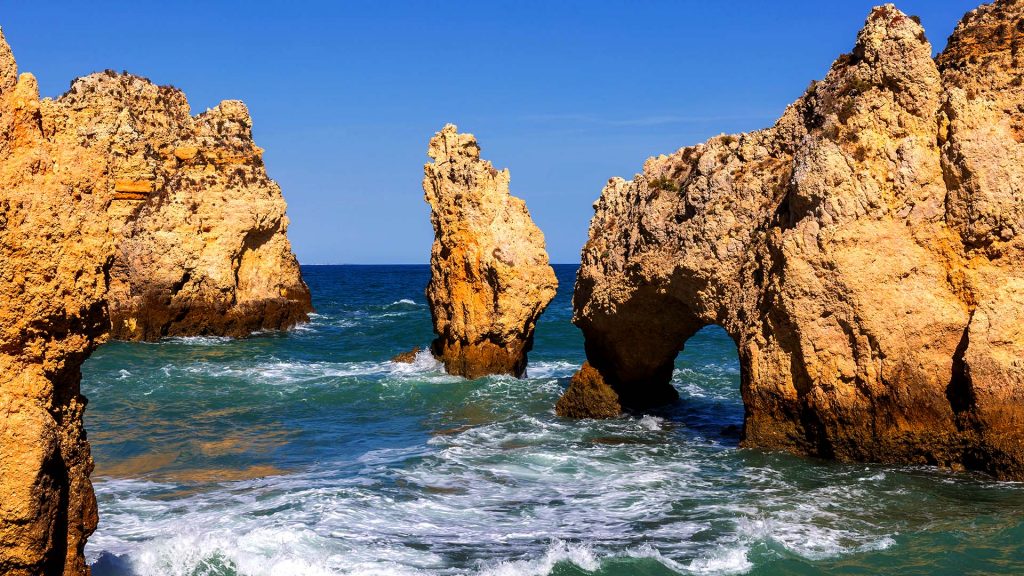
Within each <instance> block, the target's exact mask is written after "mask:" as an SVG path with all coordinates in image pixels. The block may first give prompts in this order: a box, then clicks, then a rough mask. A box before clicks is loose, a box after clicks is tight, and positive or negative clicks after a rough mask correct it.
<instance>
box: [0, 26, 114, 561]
mask: <svg viewBox="0 0 1024 576" xmlns="http://www.w3.org/2000/svg"><path fill="white" fill-rule="evenodd" d="M43 125H44V122H43V115H42V111H41V106H40V102H39V92H38V88H37V85H36V80H35V78H33V77H32V76H31V75H30V74H23V75H21V77H20V78H19V77H18V75H17V66H16V64H15V62H14V58H13V56H12V55H11V51H10V48H8V46H7V43H6V42H5V41H4V39H3V36H2V34H0V412H2V413H3V420H2V425H0V494H3V497H2V498H0V573H2V574H8V575H17V576H22V575H24V576H29V575H32V576H35V575H39V574H47V575H56V574H83V573H85V572H86V570H87V568H86V566H85V558H84V556H83V548H84V546H85V538H86V537H87V536H88V535H89V534H90V533H91V532H92V531H93V529H95V527H96V500H95V498H94V496H93V491H92V485H91V484H90V482H89V473H90V472H91V471H92V458H91V457H90V454H89V443H88V442H87V441H86V439H85V431H84V429H83V426H82V411H83V409H84V408H85V398H84V397H82V395H81V394H80V393H79V380H80V377H81V372H80V367H81V365H82V362H83V361H84V360H85V358H86V357H87V356H88V354H89V352H90V351H91V350H92V348H93V347H94V346H95V345H96V343H97V340H98V339H99V338H101V337H102V335H103V334H104V333H105V332H106V331H107V328H108V326H109V324H108V319H107V314H106V308H105V305H104V297H105V294H106V290H107V279H106V277H107V275H108V274H109V271H110V266H111V264H112V262H113V256H112V255H113V249H114V236H113V235H112V234H110V233H109V232H108V228H107V221H106V219H105V218H102V217H96V216H95V215H96V214H103V213H104V211H105V203H106V201H105V200H103V199H102V198H100V197H99V196H98V195H97V194H94V193H93V192H94V191H93V190H92V189H91V187H90V186H89V185H88V184H87V183H86V184H81V183H76V182H68V181H65V180H63V179H61V178H60V177H59V175H58V169H59V168H58V165H57V162H58V161H59V158H60V156H59V154H58V153H56V152H55V151H54V150H53V149H52V148H51V147H50V145H49V142H48V141H47V140H46V136H45V133H44V128H43Z"/></svg>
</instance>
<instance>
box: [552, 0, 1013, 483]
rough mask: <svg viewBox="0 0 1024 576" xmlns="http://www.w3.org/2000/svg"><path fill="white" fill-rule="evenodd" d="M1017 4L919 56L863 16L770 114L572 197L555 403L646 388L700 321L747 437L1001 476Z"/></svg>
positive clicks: (565, 406)
mask: <svg viewBox="0 0 1024 576" xmlns="http://www.w3.org/2000/svg"><path fill="white" fill-rule="evenodd" d="M1022 19H1024V2H1021V1H1019V0H1002V1H999V2H996V3H994V4H992V5H988V6H984V7H982V8H979V9H978V10H976V11H974V12H972V13H970V14H968V15H967V16H965V18H964V20H963V22H961V24H960V25H959V26H958V28H957V30H956V31H955V32H954V34H953V36H952V37H951V39H950V42H949V45H948V47H947V48H946V50H945V51H944V52H943V53H942V54H941V55H940V56H939V57H938V59H937V60H933V59H932V49H931V45H930V44H929V43H928V41H927V39H926V38H925V35H924V31H923V30H922V28H921V26H920V25H919V23H918V22H917V21H916V19H913V18H911V17H908V16H906V15H905V14H903V13H901V12H900V11H899V10H897V9H896V8H895V7H893V6H892V5H886V6H882V7H879V8H875V9H874V10H873V11H872V12H871V14H870V16H869V17H868V19H867V22H866V24H865V26H864V28H863V30H861V32H860V34H859V35H858V37H857V43H856V46H855V47H854V49H853V51H852V52H851V53H850V54H845V55H843V56H840V57H839V58H838V59H837V60H836V62H835V63H834V64H833V66H832V69H831V70H830V71H829V73H828V75H827V76H826V77H825V79H824V80H823V81H821V82H815V83H812V85H811V86H810V88H809V89H808V90H807V92H806V93H805V95H804V96H803V97H802V98H801V99H800V100H799V101H797V102H796V103H794V104H793V105H791V106H790V107H789V108H787V110H786V112H785V113H784V114H783V116H782V118H781V119H780V120H779V121H778V122H777V123H776V124H775V126H773V127H771V128H768V129H765V130H761V131H757V132H752V133H748V134H742V135H738V136H720V137H717V138H713V139H711V140H709V141H708V142H706V143H704V144H700V145H697V146H694V147H690V148H684V149H681V150H679V151H677V152H675V153H674V154H671V155H668V156H659V157H657V158H651V159H649V160H648V161H647V163H646V164H645V165H644V170H643V173H642V174H638V175H637V176H636V177H635V178H634V179H633V180H632V181H625V180H622V179H619V178H613V179H612V180H610V181H609V183H608V185H607V186H606V187H605V189H604V190H603V192H602V194H601V198H600V199H599V200H598V201H597V203H595V215H594V218H593V220H592V221H591V225H590V237H589V239H588V241H587V244H586V246H584V249H583V255H582V265H581V268H580V272H579V274H578V277H577V285H576V293H575V296H574V322H575V323H576V325H577V326H579V327H580V329H581V330H582V331H583V333H584V336H585V339H586V352H587V358H588V365H587V366H585V367H584V369H583V370H581V372H580V374H579V375H577V377H575V378H574V379H573V382H572V384H571V385H570V387H569V389H568V390H567V391H566V394H565V396H564V397H563V399H562V400H560V402H559V406H558V411H559V413H561V414H565V415H571V416H607V415H610V414H614V413H617V412H618V409H619V407H620V405H622V406H626V407H630V406H640V407H642V406H644V405H647V404H650V403H653V402H657V401H660V400H662V399H664V398H665V397H668V396H669V395H670V394H669V392H668V379H669V377H670V366H671V358H673V357H674V355H675V353H676V351H677V349H678V347H680V346H682V345H683V343H684V342H685V340H686V339H687V338H688V337H689V335H690V334H692V333H693V332H695V331H696V330H697V329H698V328H699V327H701V326H703V325H706V324H712V323H714V324H719V325H721V326H723V327H724V328H725V329H726V331H727V332H728V333H729V334H730V336H731V337H732V338H733V340H734V341H735V342H736V344H737V348H738V353H739V359H740V364H741V370H742V389H743V400H744V405H745V412H746V416H745V421H744V440H743V443H744V444H745V445H747V446H757V447H764V448H782V449H787V450H791V451H794V452H798V453H803V454H814V455H819V456H825V457H835V458H839V459H843V460H868V461H881V462H898V463H917V464H939V465H944V466H949V467H952V468H956V469H959V468H974V469H981V470H985V471H988V472H991V473H993V474H995V475H997V476H1000V477H1004V478H1017V479H1020V478H1024V449H1022V448H1021V446H1022V445H1024V432H1022V430H1024V428H1022V426H1021V424H1022V423H1024V363H1022V362H1021V360H1020V359H1021V358H1022V357H1024V331H1022V328H1021V322H1022V320H1024V279H1022V274H1021V272H1020V271H1021V270H1022V269H1024V267H1022V264H1024V236H1022V235H1021V234H1020V231H1021V230H1024V228H1022V227H1021V225H1024V221H1022V220H1021V214H1024V192H1022V190H1024V186H1021V185H1020V182H1022V181H1024V174H1022V168H1021V166H1024V162H1022V159H1024V137H1022V136H1021V134H1024V129H1021V128H1020V127H1021V126H1024V112H1022V110H1024V107H1021V106H1020V105H1019V103H1020V102H1021V101H1022V100H1024V91H1022V89H1021V86H1020V81H1019V79H1020V78H1021V77H1022V73H1024V64H1022V62H1021V60H1019V59H1018V57H1017V54H1018V53H1019V52H1020V51H1021V49H1022V48H1024V32H1022V28H1021V27H1020V26H1018V23H1019V22H1021V21H1022Z"/></svg>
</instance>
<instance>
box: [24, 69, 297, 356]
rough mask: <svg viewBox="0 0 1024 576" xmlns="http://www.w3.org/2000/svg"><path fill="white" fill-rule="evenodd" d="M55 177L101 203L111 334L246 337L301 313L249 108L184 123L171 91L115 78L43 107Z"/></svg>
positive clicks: (181, 104)
mask: <svg viewBox="0 0 1024 576" xmlns="http://www.w3.org/2000/svg"><path fill="white" fill-rule="evenodd" d="M42 114H43V117H44V118H45V119H46V128H47V137H48V139H49V140H50V141H51V142H52V144H53V146H55V147H56V148H58V149H59V150H60V151H61V159H60V161H59V162H58V168H57V169H58V170H59V171H61V172H62V175H63V176H64V177H66V178H72V179H74V181H75V182H78V183H89V186H91V187H92V188H93V189H96V190H97V191H98V193H100V194H102V195H103V196H104V197H105V198H106V201H107V203H106V212H107V217H108V218H109V219H110V232H111V233H112V234H114V235H115V236H117V238H118V240H117V244H116V251H115V255H114V262H113V265H112V266H111V269H110V290H109V293H108V300H109V305H110V317H111V325H112V329H111V336H112V337H114V338H118V339H125V340H155V339H158V338H161V337H164V336H188V335H204V334H209V335H223V336H245V335H248V334H249V333H251V332H254V331H256V330H262V329H283V328H288V327H290V326H292V325H294V324H296V323H298V322H301V321H305V320H306V319H307V316H306V314H307V313H308V312H310V311H311V310H312V307H311V305H310V295H309V290H308V289H307V288H306V285H305V283H303V281H302V277H301V275H300V273H299V265H298V262H297V261H296V259H295V255H294V254H293V253H292V251H291V246H290V244H289V242H288V237H287V235H286V233H287V228H288V218H287V217H286V216H285V203H284V199H283V197H282V195H281V189H280V188H279V187H278V186H277V184H276V183H275V182H274V181H273V180H271V179H270V178H269V177H268V176H267V172H266V169H265V167H264V164H263V150H262V149H260V148H259V147H258V146H256V144H255V143H254V142H253V139H252V120H251V119H250V118H249V112H248V109H247V108H246V106H245V104H243V103H241V102H239V101H237V100H228V101H225V102H221V103H220V104H219V105H217V106H216V107H214V108H213V109H210V110H207V111H206V112H203V113H202V114H199V115H197V116H192V115H191V113H190V109H189V104H188V100H187V99H186V98H185V94H183V93H182V92H181V91H180V90H178V89H176V88H173V87H170V86H157V85H155V84H153V83H152V82H150V81H149V80H147V79H145V78H141V77H138V76H134V75H131V74H116V73H114V72H111V71H107V72H101V73H97V74H91V75H89V76H86V77H83V78H79V79H77V80H75V81H74V82H72V84H71V88H70V89H69V90H68V91H67V92H66V93H65V94H63V95H62V96H61V97H60V98H57V99H56V100H44V101H43V103H42Z"/></svg>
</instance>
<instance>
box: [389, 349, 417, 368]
mask: <svg viewBox="0 0 1024 576" xmlns="http://www.w3.org/2000/svg"><path fill="white" fill-rule="evenodd" d="M419 353H420V347H419V346H416V347H415V348H413V349H412V350H409V351H407V352H400V353H398V354H395V355H394V356H392V357H391V361H392V362H394V363H396V364H412V363H413V362H416V356H417V355H418V354H419Z"/></svg>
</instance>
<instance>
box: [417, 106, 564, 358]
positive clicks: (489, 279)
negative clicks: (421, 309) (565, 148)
mask: <svg viewBox="0 0 1024 576" xmlns="http://www.w3.org/2000/svg"><path fill="white" fill-rule="evenodd" d="M427 154H428V155H429V156H430V158H432V159H433V162H431V163H428V164H426V166H424V178H423V192H424V194H425V198H426V201H427V203H428V204H430V209H431V212H430V220H431V222H432V223H433V226H434V245H433V247H432V249H431V252H430V284H429V285H428V286H427V302H428V304H429V305H430V310H431V315H432V316H433V321H434V331H435V332H436V333H437V334H438V337H437V339H435V340H434V342H433V344H432V346H431V348H432V351H433V353H434V355H435V356H437V357H438V358H440V359H441V361H442V362H444V365H445V368H446V369H447V370H448V372H450V373H452V374H458V375H461V376H465V377H467V378H478V377H480V376H484V375H486V374H514V375H517V376H520V375H522V374H523V372H524V371H525V369H526V354H527V352H529V351H530V348H531V347H532V346H533V330H534V327H535V325H536V322H537V318H538V317H539V316H540V314H541V312H543V311H544V308H546V307H547V305H548V303H549V302H551V299H552V298H554V296H555V290H556V288H557V286H558V281H557V280H556V278H555V272H554V270H553V269H552V268H551V266H550V265H549V264H548V255H547V251H546V250H545V249H544V235H543V234H542V233H541V231H540V229H538V228H537V226H536V225H535V224H534V223H533V220H531V219H530V213H529V212H528V211H527V209H526V203H525V202H523V201H522V200H521V199H519V198H516V197H515V196H512V195H511V194H510V193H509V189H508V185H509V172H508V170H507V169H506V170H501V171H499V170H497V169H495V168H494V167H493V166H492V165H491V163H490V162H488V161H486V160H482V159H481V158H480V146H479V145H478V144H477V142H476V139H475V138H473V136H472V135H471V134H459V133H458V130H457V128H456V127H455V126H453V125H451V124H449V125H447V126H445V127H444V128H443V129H442V130H441V131H440V132H438V133H437V134H435V135H434V137H433V138H432V139H431V140H430V147H429V148H428V150H427Z"/></svg>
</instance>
